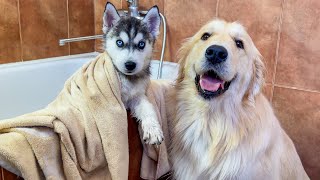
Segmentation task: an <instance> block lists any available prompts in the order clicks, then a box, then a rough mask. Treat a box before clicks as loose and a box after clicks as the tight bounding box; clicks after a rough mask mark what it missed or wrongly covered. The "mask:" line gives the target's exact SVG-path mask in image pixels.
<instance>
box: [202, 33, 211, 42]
mask: <svg viewBox="0 0 320 180" xmlns="http://www.w3.org/2000/svg"><path fill="white" fill-rule="evenodd" d="M210 36H211V34H209V33H204V34H203V35H202V37H201V40H204V41H205V40H207V39H208V38H209V37H210Z"/></svg>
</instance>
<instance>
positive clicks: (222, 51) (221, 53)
mask: <svg viewBox="0 0 320 180" xmlns="http://www.w3.org/2000/svg"><path fill="white" fill-rule="evenodd" d="M227 57H228V51H227V49H226V48H224V47H222V46H218V45H212V46H210V47H208V49H207V50H206V58H207V60H208V61H210V62H211V63H212V64H217V63H221V62H223V61H225V60H226V59H227Z"/></svg>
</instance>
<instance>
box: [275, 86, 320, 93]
mask: <svg viewBox="0 0 320 180" xmlns="http://www.w3.org/2000/svg"><path fill="white" fill-rule="evenodd" d="M274 86H275V87H278V88H285V89H292V90H298V91H304V92H310V93H320V91H317V90H311V89H301V88H298V87H291V86H286V85H280V84H275V85H274Z"/></svg>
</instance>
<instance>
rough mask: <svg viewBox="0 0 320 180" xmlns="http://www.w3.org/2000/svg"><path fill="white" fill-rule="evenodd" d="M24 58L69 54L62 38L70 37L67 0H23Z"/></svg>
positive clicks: (21, 7)
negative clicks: (61, 41) (61, 40)
mask: <svg viewBox="0 0 320 180" xmlns="http://www.w3.org/2000/svg"><path fill="white" fill-rule="evenodd" d="M20 13H21V16H20V17H21V18H20V19H21V34H22V46H23V57H22V58H23V60H31V59H39V58H46V57H54V56H63V55H68V54H69V49H68V46H59V39H63V38H68V18H67V1H66V0H54V1H45V3H44V1H42V0H23V1H20Z"/></svg>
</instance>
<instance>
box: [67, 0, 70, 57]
mask: <svg viewBox="0 0 320 180" xmlns="http://www.w3.org/2000/svg"><path fill="white" fill-rule="evenodd" d="M67 20H68V23H67V28H68V38H70V18H69V0H67ZM70 49H71V48H70V43H68V51H69V52H68V55H71V50H70Z"/></svg>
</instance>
